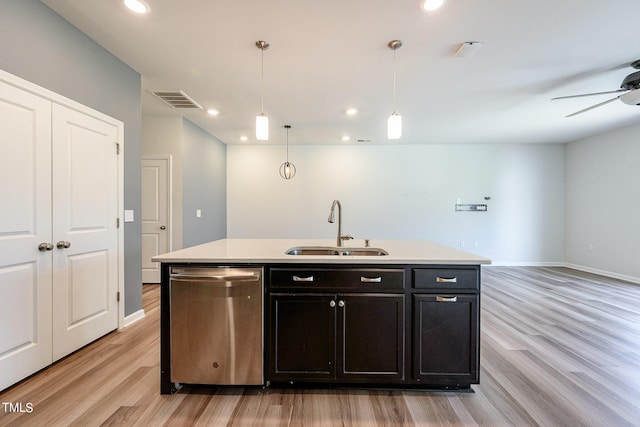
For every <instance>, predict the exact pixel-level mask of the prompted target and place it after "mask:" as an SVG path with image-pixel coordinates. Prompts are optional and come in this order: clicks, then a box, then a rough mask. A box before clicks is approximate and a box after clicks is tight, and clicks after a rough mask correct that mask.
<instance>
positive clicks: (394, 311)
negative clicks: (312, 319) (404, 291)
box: [338, 294, 404, 382]
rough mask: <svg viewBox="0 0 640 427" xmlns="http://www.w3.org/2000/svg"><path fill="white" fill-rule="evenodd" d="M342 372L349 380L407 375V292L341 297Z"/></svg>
mask: <svg viewBox="0 0 640 427" xmlns="http://www.w3.org/2000/svg"><path fill="white" fill-rule="evenodd" d="M338 310H339V317H338V318H339V324H340V326H341V330H340V332H339V333H338V336H339V337H341V338H342V339H341V340H339V341H338V354H339V355H340V358H339V362H340V366H338V372H341V373H342V375H344V376H345V379H346V378H347V377H348V380H349V381H370V382H376V381H385V380H389V379H403V378H404V295H398V294H344V295H339V296H338Z"/></svg>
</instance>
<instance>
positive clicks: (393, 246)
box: [151, 239, 491, 265]
mask: <svg viewBox="0 0 640 427" xmlns="http://www.w3.org/2000/svg"><path fill="white" fill-rule="evenodd" d="M335 243H336V241H335V240H331V239H222V240H215V241H213V242H209V243H203V244H201V245H197V246H192V247H189V248H185V249H180V250H177V251H174V252H169V253H166V254H163V255H158V256H155V257H153V258H152V259H151V260H152V261H155V262H161V263H182V262H184V263H256V264H275V263H277V264H280V263H286V264H376V265H381V264H456V265H464V264H467V265H480V264H491V260H489V259H488V258H484V257H481V256H478V255H475V254H471V253H468V252H464V251H460V250H457V249H453V248H451V247H448V246H444V245H441V244H438V243H435V242H431V241H428V240H374V241H372V243H371V246H372V247H376V248H382V249H384V250H386V251H387V252H388V253H389V255H384V256H348V255H287V254H286V253H285V252H286V251H287V250H288V249H290V248H292V247H297V246H329V247H333V246H335ZM345 247H347V248H362V247H364V241H359V240H354V241H350V242H348V243H347V244H346V245H345Z"/></svg>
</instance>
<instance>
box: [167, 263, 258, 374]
mask: <svg viewBox="0 0 640 427" xmlns="http://www.w3.org/2000/svg"><path fill="white" fill-rule="evenodd" d="M262 279H263V271H262V268H240V267H172V268H171V272H170V285H169V286H170V300H171V303H170V306H171V308H170V310H171V325H170V334H171V382H174V383H189V384H225V385H261V384H263V360H262V357H263V324H262V323H263V322H262V319H263V304H262V296H263V280H262Z"/></svg>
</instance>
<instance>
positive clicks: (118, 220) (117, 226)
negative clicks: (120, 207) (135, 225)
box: [116, 218, 120, 228]
mask: <svg viewBox="0 0 640 427" xmlns="http://www.w3.org/2000/svg"><path fill="white" fill-rule="evenodd" d="M116 228H120V218H116Z"/></svg>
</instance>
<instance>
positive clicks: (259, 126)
mask: <svg viewBox="0 0 640 427" xmlns="http://www.w3.org/2000/svg"><path fill="white" fill-rule="evenodd" d="M256 139H257V140H258V141H268V140H269V117H267V116H266V115H265V114H264V113H260V114H258V115H257V116H256Z"/></svg>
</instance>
